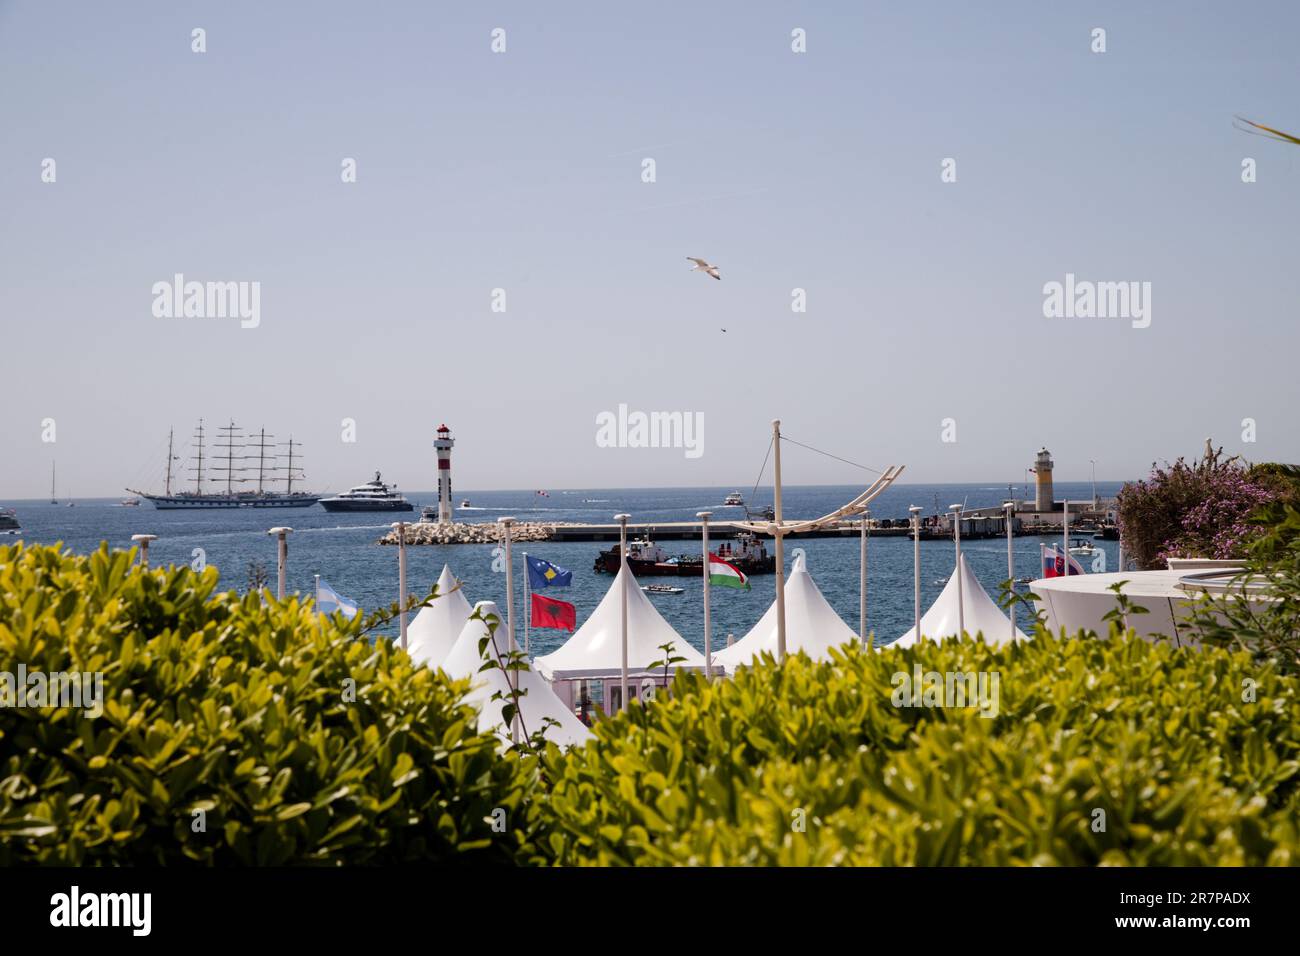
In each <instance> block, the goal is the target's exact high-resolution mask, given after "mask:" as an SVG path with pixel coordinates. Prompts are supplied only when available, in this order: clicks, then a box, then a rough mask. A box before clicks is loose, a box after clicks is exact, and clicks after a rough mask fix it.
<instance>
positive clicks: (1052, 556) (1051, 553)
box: [1043, 545, 1065, 578]
mask: <svg viewBox="0 0 1300 956" xmlns="http://www.w3.org/2000/svg"><path fill="white" fill-rule="evenodd" d="M1064 573H1065V566H1064V562H1062V561H1061V556H1060V555H1059V554H1057V553H1056V545H1052V546H1051V547H1048V548H1044V549H1043V577H1045V578H1055V577H1058V576H1060V575H1061V574H1064Z"/></svg>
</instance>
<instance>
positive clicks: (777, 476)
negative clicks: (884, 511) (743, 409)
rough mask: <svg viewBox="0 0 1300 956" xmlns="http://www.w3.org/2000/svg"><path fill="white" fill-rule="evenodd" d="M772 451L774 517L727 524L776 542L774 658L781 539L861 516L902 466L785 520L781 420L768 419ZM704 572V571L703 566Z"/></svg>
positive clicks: (779, 624)
mask: <svg viewBox="0 0 1300 956" xmlns="http://www.w3.org/2000/svg"><path fill="white" fill-rule="evenodd" d="M772 443H773V444H772V450H773V455H774V458H773V485H772V492H773V494H772V498H773V511H774V516H773V517H774V520H772V521H732V522H730V524H731V525H732V526H733V527H736V528H743V529H744V530H746V531H752V532H754V533H756V534H770V535H771V536H772V538H773V539H774V540H775V541H776V549H775V550H776V554H775V557H776V647H777V659H778V660H780V661H784V660H785V544H784V538H785V536H786V535H787V534H797V533H799V532H800V531H813V530H815V529H817V528H821V527H823V526H825V525H828V524H832V523H834V522H837V521H842V520H844V519H845V518H856V517H862V516H863V515H864V514H865V512H866V511H867V505H869V504H870V503H871V501H872V499H874V498H875V497H876V496H877V495H879V494H880V493H881V492H882V491H884V490H885V489H886V488H888V487H889V486H890V485H892V484H893V483H894V481H895V480H896V479H897V478H898V476H899V475H901V474H902V473H903V469H904V468H905V467H906V466H905V465H890V466H889V467H887V468H886V469H885V470H884V471H883V472H881V474H880V477H879V478H877V479H876V480H875V481H873V482H872V483H871V484H870V485H869V486H868V487H867V488H866V490H865V491H863V492H862V494H860V495H858V496H857V497H856V498H854V499H853V500H852V501H850V502H849V503H848V504H846V505H844V506H842V507H840V508H836V509H835V510H834V511H832V512H831V513H830V514H826V515H822V516H821V517H820V518H812V519H810V520H807V521H794V522H786V521H785V520H784V519H783V518H782V517H781V420H780V419H779V418H778V419H773V420H772ZM705 573H706V574H707V573H708V570H707V568H706V569H705Z"/></svg>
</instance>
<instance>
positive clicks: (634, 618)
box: [533, 561, 704, 680]
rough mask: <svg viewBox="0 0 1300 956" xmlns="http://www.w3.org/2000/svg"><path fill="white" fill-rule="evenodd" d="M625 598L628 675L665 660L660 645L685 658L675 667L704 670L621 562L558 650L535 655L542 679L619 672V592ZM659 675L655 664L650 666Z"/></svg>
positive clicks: (700, 660)
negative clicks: (601, 594)
mask: <svg viewBox="0 0 1300 956" xmlns="http://www.w3.org/2000/svg"><path fill="white" fill-rule="evenodd" d="M620 594H624V595H626V596H627V667H628V674H629V675H632V674H637V675H640V674H643V673H646V672H647V671H648V669H650V668H651V665H652V664H654V662H656V661H661V660H663V658H664V652H663V648H661V647H660V646H659V645H661V644H667V643H669V642H671V643H672V645H673V652H672V656H673V657H683V658H685V660H684V661H682V662H681V663H679V664H674V665H673V666H672V668H671V669H672V670H676V669H677V668H679V667H687V668H699V669H701V670H703V668H704V655H703V654H701V653H700V652H699V651H697V650H696V649H695V648H694V647H692V646H691V645H690V644H689V643H687V641H686V639H685V638H684V637H682V636H681V635H680V634H678V633H677V632H676V631H675V630H673V626H672V625H671V624H669V623H668V622H667V621H665V620H664V619H663V616H662V615H661V614H660V613H659V611H658V610H656V608H655V606H654V605H653V604H651V603H650V599H649V598H648V597H646V596H645V593H644V592H643V591H642V590H641V587H640V585H638V584H637V582H636V577H635V576H634V575H633V574H632V572H631V570H630V569H629V568H628V566H627V562H626V561H624V562H623V564H622V567H621V568H620V569H619V572H618V574H616V575H615V576H614V583H613V584H612V585H610V588H609V590H608V591H606V592H605V596H604V597H603V598H601V599H600V603H599V604H598V605H596V610H594V611H592V612H591V617H589V618H587V620H586V621H584V622H583V624H582V626H581V627H579V628H578V629H577V630H576V631H574V632H573V636H572V637H570V638H569V639H568V640H567V641H565V642H564V645H563V646H562V647H560V648H559V649H558V650H555V651H552V652H551V653H550V654H547V655H545V656H544V657H538V658H536V659H534V661H533V663H534V665H535V666H536V667H537V670H538V671H539V672H541V674H542V676H543V677H545V678H546V679H547V680H572V679H575V678H593V677H617V676H619V675H620V674H621V673H622V665H623V645H622V640H621V637H620V633H621V632H620V627H621V610H620V600H619V595H620ZM653 670H654V672H655V673H656V674H657V673H660V669H659V668H657V667H656V668H653Z"/></svg>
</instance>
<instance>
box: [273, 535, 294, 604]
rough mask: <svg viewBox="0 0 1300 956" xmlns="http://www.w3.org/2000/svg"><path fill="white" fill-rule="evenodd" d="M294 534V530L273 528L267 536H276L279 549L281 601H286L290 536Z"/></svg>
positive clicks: (279, 589) (277, 578)
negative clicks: (286, 575) (286, 572)
mask: <svg viewBox="0 0 1300 956" xmlns="http://www.w3.org/2000/svg"><path fill="white" fill-rule="evenodd" d="M292 533H293V529H292V528H272V529H271V530H270V531H268V532H267V534H273V535H275V536H276V539H277V544H278V547H277V548H276V565H277V568H276V597H278V598H279V599H280V600H281V601H283V600H284V578H285V565H286V564H287V563H288V561H289V535H291V534H292Z"/></svg>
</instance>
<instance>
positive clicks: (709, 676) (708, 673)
mask: <svg viewBox="0 0 1300 956" xmlns="http://www.w3.org/2000/svg"><path fill="white" fill-rule="evenodd" d="M712 514H713V512H712V511H700V512H697V513H696V515H695V517H697V518H699V519H700V521H701V522H702V524H701V528H700V531H701V537H700V540H701V541H702V542H703V547H704V677H705V679H706V680H713V651H712V647H711V641H710V636H711V635H712V627H711V626H710V621H709V516H710V515H712Z"/></svg>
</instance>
